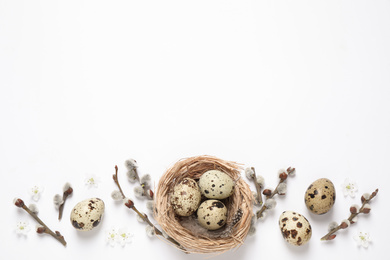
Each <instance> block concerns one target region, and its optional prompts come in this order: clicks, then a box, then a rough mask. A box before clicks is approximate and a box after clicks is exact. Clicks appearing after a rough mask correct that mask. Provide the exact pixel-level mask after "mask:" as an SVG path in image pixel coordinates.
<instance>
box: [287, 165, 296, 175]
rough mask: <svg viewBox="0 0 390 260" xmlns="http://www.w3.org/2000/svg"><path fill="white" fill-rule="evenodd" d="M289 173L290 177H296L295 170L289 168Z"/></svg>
mask: <svg viewBox="0 0 390 260" xmlns="http://www.w3.org/2000/svg"><path fill="white" fill-rule="evenodd" d="M287 173H288V175H290V176H294V175H295V168H291V167H288V168H287Z"/></svg>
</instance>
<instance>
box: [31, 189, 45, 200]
mask: <svg viewBox="0 0 390 260" xmlns="http://www.w3.org/2000/svg"><path fill="white" fill-rule="evenodd" d="M42 192H43V187H41V186H34V187H32V188H31V189H30V195H31V196H32V199H33V200H35V201H38V200H39V198H40V197H41V193H42Z"/></svg>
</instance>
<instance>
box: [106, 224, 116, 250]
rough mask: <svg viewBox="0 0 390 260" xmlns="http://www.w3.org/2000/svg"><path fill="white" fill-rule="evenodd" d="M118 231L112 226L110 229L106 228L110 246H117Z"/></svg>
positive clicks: (107, 240)
mask: <svg viewBox="0 0 390 260" xmlns="http://www.w3.org/2000/svg"><path fill="white" fill-rule="evenodd" d="M117 236H118V232H117V231H116V229H115V228H111V229H110V230H106V243H107V244H110V246H115V242H116V241H117Z"/></svg>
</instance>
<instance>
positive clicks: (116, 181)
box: [112, 165, 187, 252]
mask: <svg viewBox="0 0 390 260" xmlns="http://www.w3.org/2000/svg"><path fill="white" fill-rule="evenodd" d="M112 178H113V179H114V182H115V184H116V185H117V186H118V189H119V192H120V193H121V195H122V198H123V199H125V198H126V196H125V194H124V192H123V190H122V188H121V185H120V184H119V181H118V166H116V165H115V174H114V175H113V176H112ZM130 202H131V203H129V202H128V203H126V204H125V205H126V206H127V207H128V208H130V209H132V210H133V211H135V212H136V213H137V214H138V216H140V217H141V218H142V220H143V221H145V222H146V223H147V224H148V225H149V226H151V227H152V228H153V229H154V231H155V232H156V235H159V236H162V237H164V235H163V233H162V232H161V231H160V230H159V229H158V228H157V227H156V226H155V225H153V223H152V222H150V220H149V218H148V216H147V215H146V214H143V213H141V212H140V211H139V210H138V209H137V208H136V207H135V206H134V203H133V202H132V201H130ZM164 238H165V237H164ZM165 239H166V240H168V241H169V242H171V243H172V244H174V245H175V246H176V247H177V248H179V249H180V250H182V251H184V252H186V251H187V250H186V249H185V248H184V247H183V246H182V245H180V243H179V242H177V241H176V240H175V239H173V238H172V237H170V236H168V237H166V238H165Z"/></svg>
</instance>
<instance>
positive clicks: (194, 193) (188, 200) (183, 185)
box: [171, 178, 201, 216]
mask: <svg viewBox="0 0 390 260" xmlns="http://www.w3.org/2000/svg"><path fill="white" fill-rule="evenodd" d="M200 199H201V194H200V191H199V187H198V184H197V183H196V181H195V180H193V179H190V178H184V179H182V180H181V181H180V182H179V183H177V184H176V185H175V187H174V188H173V194H172V196H171V205H172V206H173V210H174V211H175V213H176V214H177V215H179V216H190V215H192V214H193V213H194V212H195V211H196V210H197V209H198V207H199V204H200Z"/></svg>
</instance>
